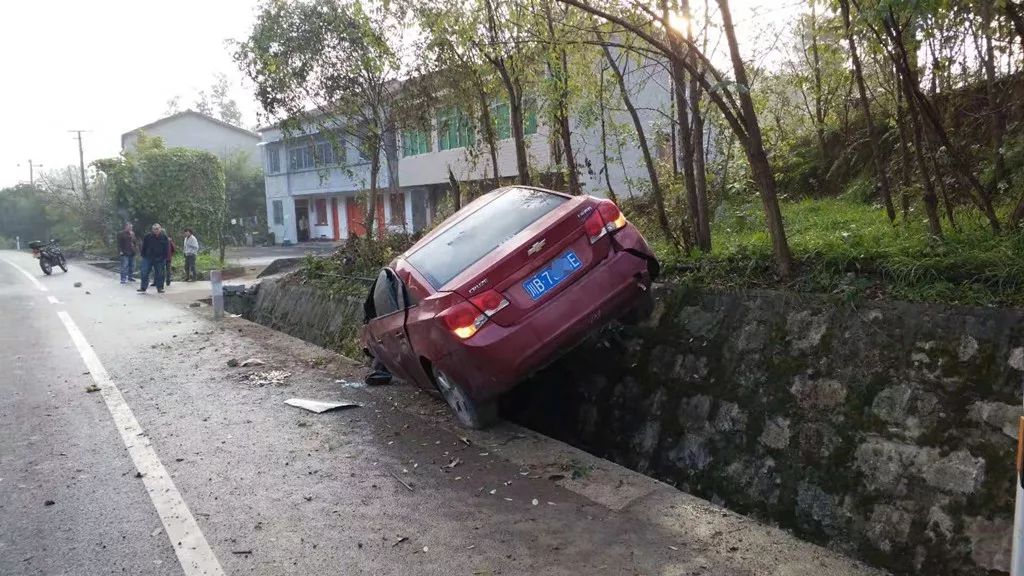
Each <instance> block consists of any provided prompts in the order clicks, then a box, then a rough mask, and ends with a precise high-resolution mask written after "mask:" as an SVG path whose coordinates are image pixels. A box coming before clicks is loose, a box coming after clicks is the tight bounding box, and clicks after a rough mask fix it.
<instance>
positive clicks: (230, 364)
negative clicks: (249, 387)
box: [228, 358, 238, 368]
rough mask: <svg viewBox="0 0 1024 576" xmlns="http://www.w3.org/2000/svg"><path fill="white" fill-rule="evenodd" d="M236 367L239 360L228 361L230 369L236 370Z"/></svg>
mask: <svg viewBox="0 0 1024 576" xmlns="http://www.w3.org/2000/svg"><path fill="white" fill-rule="evenodd" d="M236 366H238V358H232V359H231V360H228V367H230V368H235V367H236Z"/></svg>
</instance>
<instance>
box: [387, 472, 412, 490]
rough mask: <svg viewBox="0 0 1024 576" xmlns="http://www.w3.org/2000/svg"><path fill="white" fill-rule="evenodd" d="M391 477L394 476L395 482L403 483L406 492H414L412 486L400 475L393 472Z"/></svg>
mask: <svg viewBox="0 0 1024 576" xmlns="http://www.w3.org/2000/svg"><path fill="white" fill-rule="evenodd" d="M391 475H392V476H394V477H395V480H398V482H399V483H401V485H402V486H405V489H406V490H408V491H409V492H412V491H413V489H412V485H410V484H409V483H407V482H406V481H405V480H402V478H401V477H400V476H399V475H398V474H395V473H394V472H392V473H391Z"/></svg>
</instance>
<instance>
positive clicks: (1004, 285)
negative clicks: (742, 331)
mask: <svg viewBox="0 0 1024 576" xmlns="http://www.w3.org/2000/svg"><path fill="white" fill-rule="evenodd" d="M782 210H783V216H784V219H785V224H786V231H787V236H788V239H789V243H790V248H791V249H792V252H793V257H794V260H795V261H796V268H797V274H796V275H795V276H794V277H793V278H790V279H786V280H782V279H779V278H777V277H776V276H775V274H774V269H773V266H772V264H773V261H772V253H771V243H770V240H769V238H768V235H767V232H766V231H765V226H764V222H763V216H762V214H761V212H760V206H759V205H749V206H744V207H740V208H734V209H728V210H722V211H720V212H719V214H718V215H717V216H718V217H717V218H716V220H715V223H714V225H713V229H714V234H713V236H714V247H713V250H712V251H711V253H710V254H705V255H696V254H694V255H689V256H685V257H684V256H681V255H679V254H677V253H673V252H672V250H671V249H668V247H667V246H661V245H659V248H658V249H659V251H660V252H661V255H662V256H663V257H664V258H665V259H666V260H667V261H668V262H669V263H670V264H676V265H677V266H676V267H675V268H676V269H677V270H683V272H680V274H682V275H684V276H688V277H691V278H692V279H694V280H699V281H701V282H703V283H708V284H712V285H717V286H723V287H755V286H786V287H788V288H791V289H795V290H802V291H815V292H828V293H835V294H840V295H843V296H845V297H848V298H856V297H882V296H886V297H891V298H897V299H903V300H910V301H931V302H945V303H957V304H972V305H1008V306H1024V231H1019V230H1018V231H1011V232H1004V233H1003V234H999V235H997V234H993V233H992V231H991V230H990V229H989V228H988V226H987V224H986V223H985V221H984V219H983V218H982V217H981V216H980V215H979V214H977V213H974V212H969V211H964V212H962V213H961V214H958V218H957V229H953V228H952V227H951V226H950V225H949V224H948V222H946V223H944V224H945V238H944V239H943V240H941V241H937V240H934V239H931V238H930V237H929V236H928V234H927V232H926V224H925V222H924V214H923V213H921V212H920V211H912V212H911V213H910V217H909V218H908V219H907V221H906V222H897V224H896V225H891V224H889V221H888V219H887V218H886V216H885V213H884V211H883V210H882V209H881V208H880V207H877V206H872V205H869V204H865V203H862V202H859V201H855V200H851V199H849V198H833V199H822V200H803V201H798V202H789V203H784V204H783V206H782ZM670 268H672V267H671V266H670Z"/></svg>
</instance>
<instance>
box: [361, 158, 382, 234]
mask: <svg viewBox="0 0 1024 576" xmlns="http://www.w3.org/2000/svg"><path fill="white" fill-rule="evenodd" d="M371 149H372V150H371V154H370V197H369V198H367V200H366V216H364V217H363V225H364V226H365V227H366V239H367V240H369V241H371V242H372V241H373V235H374V228H376V221H377V179H378V178H379V177H380V143H379V140H378V143H376V144H374V145H372V146H371Z"/></svg>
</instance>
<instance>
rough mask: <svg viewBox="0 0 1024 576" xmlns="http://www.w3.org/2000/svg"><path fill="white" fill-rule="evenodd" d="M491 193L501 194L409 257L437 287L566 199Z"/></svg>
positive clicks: (517, 191) (521, 191)
mask: <svg viewBox="0 0 1024 576" xmlns="http://www.w3.org/2000/svg"><path fill="white" fill-rule="evenodd" d="M492 194H499V196H498V197H497V198H495V199H494V200H492V201H490V202H488V203H487V204H485V205H484V206H483V207H481V208H479V209H478V210H476V211H475V212H473V213H471V214H469V215H468V216H466V217H465V218H463V219H462V220H460V221H459V222H458V223H456V224H455V225H454V226H452V227H451V228H449V229H447V230H445V231H444V232H442V233H441V234H439V235H437V237H435V238H434V239H433V240H431V241H430V242H429V243H428V244H426V245H424V246H421V247H420V248H419V249H417V250H416V251H415V252H413V253H412V254H411V255H410V256H409V257H408V261H409V263H410V264H412V265H413V267H415V268H416V269H417V270H419V271H420V273H421V274H423V275H424V276H425V277H426V278H427V280H428V281H430V284H431V285H432V286H433V287H434V289H435V290H436V289H439V288H441V286H444V285H445V284H447V283H448V281H450V280H451V279H452V278H455V277H456V276H458V275H459V274H460V273H462V271H463V270H465V269H466V268H469V267H470V266H472V265H473V264H474V263H475V262H476V261H478V260H480V259H481V258H483V257H484V256H486V255H487V254H490V253H491V252H492V251H493V250H494V249H495V248H497V247H498V246H500V245H501V244H502V243H504V242H505V241H507V240H509V239H510V238H512V237H513V236H515V235H516V234H518V233H519V232H521V231H522V230H523V229H524V228H526V227H527V226H529V225H530V224H532V223H534V222H536V221H537V220H538V219H540V218H541V217H543V216H544V215H545V214H547V213H548V212H551V211H552V210H554V209H555V208H556V207H557V206H559V205H561V204H562V203H564V202H565V201H566V200H567V198H565V197H564V196H561V195H558V194H552V193H550V192H545V191H543V190H532V189H529V188H512V189H509V190H504V191H498V192H492Z"/></svg>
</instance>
